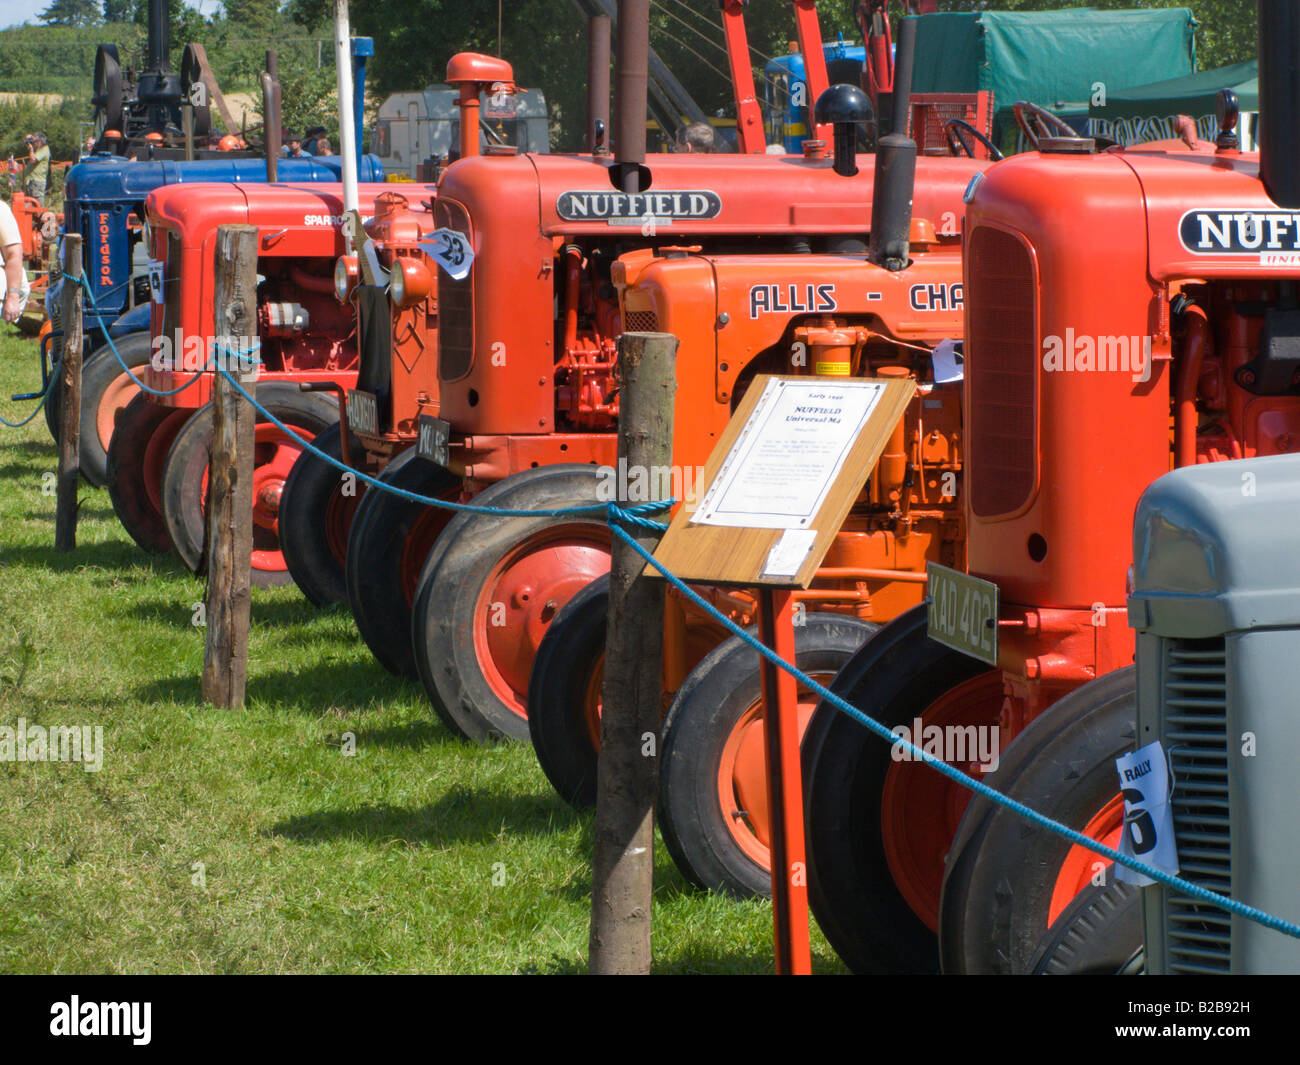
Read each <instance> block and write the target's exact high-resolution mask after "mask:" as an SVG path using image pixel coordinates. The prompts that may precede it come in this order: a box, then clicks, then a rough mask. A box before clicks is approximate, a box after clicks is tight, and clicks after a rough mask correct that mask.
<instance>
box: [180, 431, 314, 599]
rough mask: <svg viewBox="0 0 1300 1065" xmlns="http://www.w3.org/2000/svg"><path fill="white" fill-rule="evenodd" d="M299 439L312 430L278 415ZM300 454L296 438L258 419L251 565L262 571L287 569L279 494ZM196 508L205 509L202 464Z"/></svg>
mask: <svg viewBox="0 0 1300 1065" xmlns="http://www.w3.org/2000/svg"><path fill="white" fill-rule="evenodd" d="M282 420H283V421H284V423H285V425H287V426H288V427H289V428H290V429H292V430H293V431H294V432H295V433H297V434H298V436H300V437H302V439H303V440H305V441H307V442H308V443H310V442H311V441H312V440H314V439H316V434H315V433H313V432H312V431H311V430H310V429H304V428H303V427H302V426H300V425H294V424H293V422H291V421H289V420H288V419H282ZM301 454H302V448H300V447H299V446H298V443H297V441H295V440H293V439H292V438H291V437H289V436H288V435H287V434H286V433H284V432H282V431H281V430H280V429H278V428H277V427H276V426H274V425H272V424H271V423H270V422H258V423H257V425H256V426H255V427H254V429H253V555H252V560H253V569H255V570H260V571H262V572H264V573H283V572H285V570H287V569H288V566H287V565H286V564H285V561H284V553H283V552H282V551H281V550H280V497H281V495H282V494H283V493H284V482H285V479H286V478H287V477H288V476H289V471H290V470H292V469H293V464H294V463H295V462H297V461H298V456H299V455H301ZM199 501H200V502H199V508H200V512H201V513H203V514H205V515H206V513H207V506H208V467H207V465H206V464H205V465H204V467H203V477H202V479H201V483H200V485H199Z"/></svg>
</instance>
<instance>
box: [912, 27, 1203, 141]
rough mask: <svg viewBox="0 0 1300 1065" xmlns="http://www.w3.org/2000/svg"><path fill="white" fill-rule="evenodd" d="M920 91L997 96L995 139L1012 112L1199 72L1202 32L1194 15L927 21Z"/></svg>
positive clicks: (918, 66) (916, 83)
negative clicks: (1020, 104)
mask: <svg viewBox="0 0 1300 1065" xmlns="http://www.w3.org/2000/svg"><path fill="white" fill-rule="evenodd" d="M914 17H915V18H916V19H917V27H916V29H917V34H916V59H915V64H914V68H913V71H912V91H913V92H916V93H954V92H960V93H973V92H977V91H980V90H985V91H988V92H991V93H992V94H993V106H994V120H993V136H994V140H995V141H998V142H1001V141H1002V140H1003V138H1004V137H1005V135H1006V134H1007V132H1008V130H1009V129H1010V126H1011V124H1012V123H1013V121H1014V120H1013V118H1012V114H1011V106H1012V104H1014V103H1016V102H1017V101H1019V100H1028V101H1030V102H1032V103H1036V104H1038V105H1039V106H1041V107H1047V108H1057V107H1064V108H1069V109H1071V110H1075V109H1082V108H1085V107H1086V106H1087V104H1088V101H1089V100H1090V99H1092V98H1093V97H1094V95H1095V94H1096V91H1097V86H1098V84H1101V85H1104V86H1105V90H1106V95H1107V97H1111V96H1113V95H1114V94H1115V93H1117V92H1119V91H1121V90H1124V89H1128V88H1131V87H1133V86H1138V85H1146V84H1149V83H1151V82H1154V81H1160V80H1163V79H1168V78H1176V77H1181V76H1183V75H1186V74H1190V73H1191V71H1192V68H1193V66H1194V65H1195V58H1196V57H1195V44H1194V42H1193V34H1194V31H1195V29H1196V26H1197V22H1196V20H1195V19H1194V18H1193V17H1192V12H1191V11H1190V10H1189V9H1188V8H1185V7H1173V8H1159V9H1146V10H1140V11H1112V10H1104V11H1103V10H1098V9H1097V8H1090V7H1082V8H1070V9H1068V10H1064V11H1036V12H1031V11H976V12H961V13H945V14H937V15H918V16H914Z"/></svg>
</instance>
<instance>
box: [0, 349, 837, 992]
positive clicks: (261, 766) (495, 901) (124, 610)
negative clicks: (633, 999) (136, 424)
mask: <svg viewBox="0 0 1300 1065" xmlns="http://www.w3.org/2000/svg"><path fill="white" fill-rule="evenodd" d="M0 332H3V336H2V337H0V396H3V397H4V398H3V399H2V400H0V412H3V413H4V414H5V415H6V417H8V418H9V419H10V420H15V418H14V415H15V413H22V412H24V411H25V410H29V409H30V405H29V404H28V405H23V406H22V407H21V408H20V407H19V406H18V405H16V404H13V403H10V402H9V401H8V398H7V397H8V396H9V395H10V394H11V393H13V392H17V391H20V390H21V391H26V390H30V389H31V388H33V387H35V385H36V383H37V380H38V375H37V371H36V356H35V352H36V349H35V345H34V343H33V342H32V341H30V340H23V339H20V338H18V337H16V336H15V335H14V334H13V331H12V329H11V328H10V327H8V326H0ZM55 465H56V455H55V448H54V445H53V444H52V443H51V441H50V439H49V437H48V435H47V432H46V429H45V424H44V420H43V418H42V417H40V416H38V417H37V419H36V420H35V421H34V422H33V423H32V424H31V425H30V426H28V427H27V428H26V429H23V430H12V429H6V428H0V724H5V725H15V724H16V723H17V720H18V719H19V718H25V719H26V720H27V722H28V724H29V725H30V724H33V723H40V724H42V725H46V726H49V725H78V726H82V725H91V726H94V725H101V726H103V730H104V743H105V748H106V753H105V756H104V764H103V768H102V770H101V771H100V772H99V773H89V772H86V771H85V770H84V769H83V768H82V767H81V766H80V765H77V764H56V763H49V762H38V763H24V764H19V763H15V762H0V972H61V973H96V972H108V973H119V972H160V973H173V972H175V973H252V972H257V973H279V972H313V973H314V972H352V973H369V972H458V973H462V972H463V973H512V972H580V971H584V970H585V965H586V951H587V921H588V913H589V905H590V884H591V875H590V852H591V816H590V815H579V814H576V813H574V812H573V811H572V810H570V809H569V808H568V807H567V806H566V805H565V804H564V803H563V802H562V801H561V800H560V799H559V798H557V797H556V796H555V795H554V793H553V792H552V791H551V789H550V786H549V785H548V784H547V782H546V779H545V778H544V777H543V775H542V773H541V771H540V770H539V769H538V767H537V763H536V760H535V759H534V757H533V754H532V751H531V749H530V748H528V747H527V746H525V745H518V744H516V745H500V746H496V747H489V748H479V747H472V746H469V745H467V744H465V743H463V742H460V741H458V740H456V739H454V738H453V737H452V736H451V735H450V734H449V733H448V732H447V730H446V729H445V728H444V727H443V726H442V725H441V724H440V723H439V722H438V720H437V719H436V717H435V716H434V714H433V712H432V711H431V709H430V708H429V706H428V704H427V702H426V700H425V696H424V693H423V690H422V689H421V688H420V687H419V686H418V685H411V684H407V683H404V682H402V681H399V680H397V679H395V678H393V677H392V676H390V675H389V674H387V673H386V672H385V671H384V670H383V669H382V668H381V667H380V666H379V665H377V664H376V663H375V662H374V660H373V659H372V658H371V656H370V654H369V652H368V651H367V650H366V649H365V647H364V646H363V645H362V644H361V642H360V640H359V639H358V637H357V635H356V632H355V629H354V627H353V624H352V619H351V616H350V614H348V612H347V610H346V607H344V608H339V609H333V610H327V611H318V610H316V609H314V608H313V607H311V606H310V605H309V604H308V603H307V602H306V601H305V600H304V599H303V598H302V596H301V595H300V594H299V593H298V592H297V591H296V590H295V589H292V588H288V589H275V590H270V591H260V590H257V589H255V590H254V595H253V628H252V633H251V638H250V651H249V682H248V699H247V706H246V707H245V709H243V710H240V711H234V712H230V711H221V710H216V709H214V708H212V707H210V706H205V705H203V703H202V702H201V700H200V697H199V675H200V671H201V669H202V663H203V630H202V629H201V628H196V627H195V626H194V625H193V624H192V623H191V619H192V607H193V604H194V603H196V602H198V601H199V600H201V599H202V597H203V585H202V582H201V581H199V580H198V579H196V578H194V577H193V576H191V575H190V574H188V573H187V572H185V571H184V570H183V569H182V567H181V566H180V565H179V563H178V562H176V561H175V560H173V559H171V558H153V557H149V556H146V555H145V554H143V553H142V552H141V551H140V550H139V549H138V548H136V546H135V545H134V544H133V543H132V542H131V540H130V539H129V537H128V536H127V535H126V533H125V532H124V531H123V530H122V528H121V526H120V525H119V524H118V522H117V520H116V518H115V517H114V515H113V509H112V505H111V503H110V501H109V498H108V493H107V492H106V491H104V490H101V489H92V488H89V487H85V486H83V488H82V493H81V495H82V505H81V514H80V524H79V528H78V536H77V549H76V551H75V553H72V554H66V555H65V554H59V553H57V552H55V551H54V549H53V542H54V498H53V496H48V495H45V494H44V493H43V491H42V487H43V483H44V479H43V477H42V475H43V474H44V473H47V472H50V471H53V470H54V469H55ZM346 733H352V734H353V735H354V736H355V743H356V753H355V755H352V756H348V755H345V754H344V753H343V746H344V737H345V734H346ZM657 855H658V865H657V871H656V890H655V909H654V951H655V959H656V961H655V965H656V969H658V970H660V971H663V972H756V973H762V972H769V971H771V965H772V961H771V958H772V954H771V951H772V941H771V908H770V906H769V905H768V904H767V903H765V902H759V901H752V902H744V903H741V902H735V901H732V900H729V899H725V898H722V897H718V896H713V895H709V894H706V893H701V892H697V891H693V890H691V889H690V888H689V887H688V886H687V885H686V884H685V882H684V881H683V879H682V877H681V875H680V874H679V873H678V872H677V871H676V869H675V868H674V867H673V865H672V862H671V860H670V858H669V857H668V855H667V852H666V851H665V850H664V848H663V847H662V844H661V845H660V846H659V847H658V849H657ZM814 935H815V939H814V954H815V965H816V966H817V967H818V968H819V969H820V970H823V971H826V970H832V971H839V970H840V969H841V967H840V965H839V963H838V961H837V960H836V959H835V958H834V955H833V954H832V953H831V951H830V950H829V948H828V947H827V945H826V943H825V941H824V940H822V939H821V937H820V936H819V935H816V933H815V932H814Z"/></svg>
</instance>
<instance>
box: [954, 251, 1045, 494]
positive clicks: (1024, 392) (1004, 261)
mask: <svg viewBox="0 0 1300 1065" xmlns="http://www.w3.org/2000/svg"><path fill="white" fill-rule="evenodd" d="M967 255H968V262H967V266H968V268H967V272H966V306H967V308H968V309H969V321H968V331H967V334H966V352H965V354H966V372H967V375H968V383H967V386H966V387H967V394H968V395H969V396H970V408H971V426H970V439H971V444H970V450H971V454H972V456H974V455H978V456H979V458H978V459H977V460H975V461H973V462H972V463H971V464H970V465H968V466H967V476H968V477H970V479H971V507H972V509H973V510H974V512H975V514H976V515H978V516H979V517H982V518H984V517H993V516H995V515H1000V514H1011V513H1013V512H1015V511H1017V510H1019V509H1020V508H1021V507H1023V506H1024V505H1025V504H1026V503H1027V502H1028V501H1029V497H1030V494H1031V493H1032V492H1033V490H1034V482H1035V475H1036V473H1037V461H1038V459H1037V455H1038V278H1037V273H1036V270H1035V266H1034V259H1033V256H1032V255H1031V254H1030V251H1029V247H1028V245H1026V244H1025V242H1024V241H1023V240H1021V239H1020V238H1019V237H1016V236H1013V235H1012V234H1010V233H1004V232H1003V231H1002V230H1000V229H993V228H990V227H988V226H979V227H977V228H976V229H975V231H974V232H973V233H972V234H971V238H970V242H969V245H968V250H967Z"/></svg>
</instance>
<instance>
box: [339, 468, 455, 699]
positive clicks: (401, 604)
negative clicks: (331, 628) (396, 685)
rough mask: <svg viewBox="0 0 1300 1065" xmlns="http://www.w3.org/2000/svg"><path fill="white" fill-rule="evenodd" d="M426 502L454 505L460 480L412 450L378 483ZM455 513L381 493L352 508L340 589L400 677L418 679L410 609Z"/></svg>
mask: <svg viewBox="0 0 1300 1065" xmlns="http://www.w3.org/2000/svg"><path fill="white" fill-rule="evenodd" d="M378 479H379V480H380V481H382V482H383V483H384V484H386V485H391V486H392V487H393V488H400V489H402V490H403V491H406V492H414V493H415V494H416V495H421V496H427V497H429V498H430V499H447V500H451V501H453V502H454V501H455V500H456V498H457V497H458V496H459V495H460V478H458V477H456V476H455V475H454V474H452V473H449V472H448V471H447V470H445V469H443V467H441V466H438V465H436V464H434V463H432V462H430V461H429V460H428V459H422V458H420V456H419V454H418V453H417V452H416V450H415V448H409V449H408V450H406V451H403V452H402V453H401V454H400V455H398V456H397V457H396V458H394V459H393V460H392V461H391V462H390V463H389V464H388V465H387V466H385V467H384V469H383V472H382V473H381V474H380V475H379V478H378ZM452 516H453V512H452V511H450V510H444V509H441V508H439V507H431V506H425V505H424V504H422V503H416V502H414V501H412V500H409V499H404V498H402V497H401V496H398V495H393V494H392V493H391V492H385V491H382V490H381V489H379V488H374V489H371V490H370V491H369V492H367V493H366V497H365V499H363V500H362V501H361V505H360V506H359V507H357V512H356V515H355V517H353V519H352V531H351V532H350V533H349V534H348V546H347V556H346V564H345V565H344V567H343V572H344V587H345V592H346V594H347V600H348V605H349V606H350V607H351V608H352V617H353V619H354V620H355V621H356V623H357V631H358V632H360V633H361V638H362V639H363V640H365V642H366V646H367V647H369V648H370V651H371V653H372V654H373V655H374V656H375V658H376V659H378V661H379V663H380V665H382V666H383V667H384V668H385V669H387V670H388V671H389V672H390V673H396V674H397V675H398V676H399V677H410V678H411V679H412V680H416V679H418V677H419V674H418V672H417V671H416V668H415V654H414V652H413V651H412V650H411V603H412V602H413V601H414V600H415V589H416V586H417V585H418V583H419V580H420V572H421V571H422V570H423V569H424V560H425V559H426V558H428V557H429V552H430V551H431V550H432V549H433V545H434V542H435V541H436V540H437V538H438V534H439V533H441V532H442V530H443V529H444V528H445V527H446V525H447V523H448V522H449V521H451V519H452Z"/></svg>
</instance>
